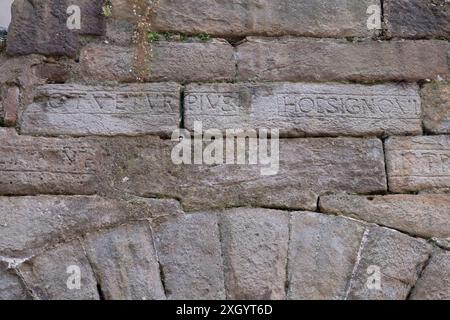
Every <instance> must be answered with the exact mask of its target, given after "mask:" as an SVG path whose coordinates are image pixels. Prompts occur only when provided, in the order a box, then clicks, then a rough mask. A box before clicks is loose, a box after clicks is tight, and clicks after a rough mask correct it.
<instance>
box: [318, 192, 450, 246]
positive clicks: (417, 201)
mask: <svg viewBox="0 0 450 320" xmlns="http://www.w3.org/2000/svg"><path fill="white" fill-rule="evenodd" d="M320 209H321V211H322V212H327V213H335V214H340V215H346V216H351V217H354V218H356V219H360V220H364V221H368V222H373V223H376V224H379V225H384V226H387V227H390V228H394V229H398V230H401V231H404V232H407V233H408V234H413V235H416V236H420V237H423V238H432V237H438V238H450V195H444V194H442V195H440V194H439V195H434V194H429V195H386V196H357V195H347V194H339V195H325V196H322V197H320Z"/></svg>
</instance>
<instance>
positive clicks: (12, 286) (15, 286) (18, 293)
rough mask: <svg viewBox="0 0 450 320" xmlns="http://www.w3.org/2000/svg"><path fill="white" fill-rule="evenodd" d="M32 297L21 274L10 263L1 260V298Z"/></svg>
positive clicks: (26, 298) (18, 298)
mask: <svg viewBox="0 0 450 320" xmlns="http://www.w3.org/2000/svg"><path fill="white" fill-rule="evenodd" d="M29 298H30V296H29V294H28V292H27V291H26V289H25V287H24V285H23V283H22V281H21V280H20V278H19V276H18V275H17V274H16V273H15V272H14V271H13V270H11V269H8V264H7V263H5V262H0V300H28V299H29Z"/></svg>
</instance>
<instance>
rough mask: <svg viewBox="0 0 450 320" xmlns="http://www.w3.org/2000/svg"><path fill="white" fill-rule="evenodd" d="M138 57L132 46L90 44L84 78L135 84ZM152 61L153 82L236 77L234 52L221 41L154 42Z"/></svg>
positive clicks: (83, 63) (84, 59) (150, 76)
mask: <svg viewBox="0 0 450 320" xmlns="http://www.w3.org/2000/svg"><path fill="white" fill-rule="evenodd" d="M134 58H135V49H134V48H133V47H130V46H127V47H120V46H113V45H99V44H90V45H87V46H86V47H84V48H83V49H82V51H81V68H80V69H81V71H80V73H81V77H82V78H83V79H84V80H109V81H119V82H135V81H136V76H137V75H136V73H135V71H134V67H135V62H134V61H135V60H134ZM149 60H150V61H149V63H150V68H149V72H150V74H148V75H146V78H148V80H149V81H176V82H183V83H184V82H195V81H227V80H231V79H233V77H234V75H235V62H234V49H233V47H232V46H231V45H230V44H229V43H227V42H226V41H224V40H220V39H213V40H211V41H208V42H202V41H191V42H169V41H158V42H154V43H152V57H151V59H149ZM140 69H143V68H142V67H140Z"/></svg>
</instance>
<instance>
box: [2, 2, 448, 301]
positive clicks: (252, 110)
mask: <svg viewBox="0 0 450 320" xmlns="http://www.w3.org/2000/svg"><path fill="white" fill-rule="evenodd" d="M111 4H112V7H109V5H108V3H106V4H105V1H103V0H102V1H100V0H98V1H92V0H76V1H75V0H73V1H72V0H64V1H48V0H45V1H44V0H15V1H14V4H13V11H12V12H13V16H12V22H11V25H10V27H9V32H8V41H7V47H6V49H5V50H4V51H3V52H2V53H1V55H0V70H1V72H0V119H1V127H0V299H399V300H404V299H450V251H449V250H450V71H449V66H450V46H449V40H450V3H449V2H448V1H445V0H432V1H431V0H427V1H424V0H408V1H407V0H384V1H381V2H380V1H379V0H329V1H326V2H322V1H317V0H279V1H268V0H245V1H242V0H228V1H221V0H183V1H182V0H179V1H178V0H160V1H159V2H158V3H157V4H156V5H154V6H151V5H150V4H149V3H148V2H147V1H146V0H112V1H111ZM71 5H77V6H78V7H79V8H80V13H81V24H80V28H75V29H70V28H68V24H67V19H68V18H70V17H71V13H69V14H68V13H67V8H68V7H69V6H71ZM149 6H151V7H152V8H151V9H149ZM377 8H378V10H379V12H380V13H381V16H380V17H379V18H380V19H381V20H380V21H381V27H380V28H371V27H370V24H368V21H370V19H372V18H373V15H374V12H375V21H376V20H377V19H376V18H377V15H376V12H377ZM373 10H375V11H373ZM133 11H134V12H133ZM148 38H149V40H148ZM199 122H201V123H202V128H203V130H204V131H206V132H208V131H211V130H213V131H214V130H215V131H216V133H217V132H218V134H219V135H222V134H223V133H225V132H226V130H227V129H259V130H262V129H279V130H280V131H279V137H280V139H279V170H278V172H277V173H276V174H273V175H264V174H261V172H262V170H263V168H262V167H263V164H261V163H258V164H246V163H245V164H243V163H240V164H219V163H216V164H207V163H204V162H203V163H197V164H195V165H187V164H181V165H179V164H176V163H174V161H173V157H172V154H173V150H174V148H176V146H177V145H179V141H178V140H176V139H170V138H171V136H172V134H173V132H174V131H176V130H177V129H185V130H189V132H192V131H193V130H194V129H195V127H196V123H199ZM259 132H261V131H259ZM271 138H272V140H275V139H276V137H275V136H272V137H271ZM194 153H195V152H194ZM71 267H75V268H76V269H75V270H77V271H78V273H79V275H81V278H80V279H81V280H80V281H81V283H79V286H78V287H77V288H73V287H71V285H70V283H69V282H70V281H72V280H73V275H75V276H76V272H75V274H72V271H71V270H73V269H71ZM71 279H72V280H71ZM75 283H76V281H75Z"/></svg>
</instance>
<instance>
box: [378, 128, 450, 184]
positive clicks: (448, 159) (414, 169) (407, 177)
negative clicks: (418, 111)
mask: <svg viewBox="0 0 450 320" xmlns="http://www.w3.org/2000/svg"><path fill="white" fill-rule="evenodd" d="M385 145H386V165H387V173H388V177H389V189H390V191H392V192H408V191H420V190H425V189H439V188H448V187H450V136H423V137H392V138H389V139H388V140H387V141H386V143H385Z"/></svg>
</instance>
